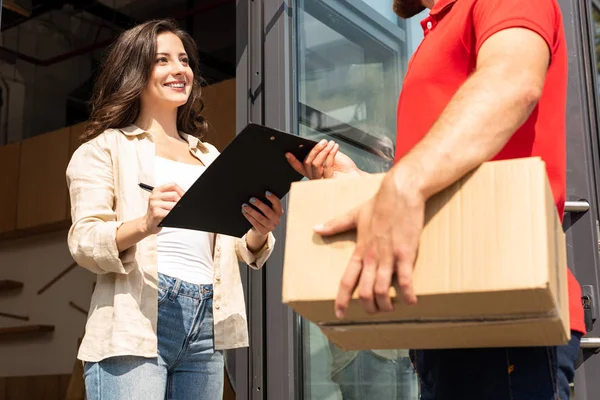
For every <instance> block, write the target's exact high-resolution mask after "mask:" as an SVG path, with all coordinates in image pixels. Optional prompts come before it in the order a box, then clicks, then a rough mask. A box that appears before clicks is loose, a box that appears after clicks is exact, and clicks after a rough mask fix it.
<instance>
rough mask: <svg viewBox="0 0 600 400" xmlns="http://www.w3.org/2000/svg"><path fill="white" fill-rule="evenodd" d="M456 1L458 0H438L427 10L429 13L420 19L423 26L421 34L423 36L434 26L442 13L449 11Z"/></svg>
mask: <svg viewBox="0 0 600 400" xmlns="http://www.w3.org/2000/svg"><path fill="white" fill-rule="evenodd" d="M457 1H458V0H440V1H438V2H437V3H436V4H435V6H433V8H432V9H431V11H429V15H428V16H427V17H426V18H425V19H423V20H422V21H421V27H422V28H423V34H424V35H425V36H427V35H428V34H429V32H431V30H432V29H433V28H435V26H436V25H437V23H438V22H439V21H440V20H441V19H442V18H444V15H446V13H447V12H448V11H450V9H451V8H452V6H453V5H454V3H456V2H457Z"/></svg>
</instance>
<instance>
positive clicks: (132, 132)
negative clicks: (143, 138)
mask: <svg viewBox="0 0 600 400" xmlns="http://www.w3.org/2000/svg"><path fill="white" fill-rule="evenodd" d="M119 130H120V131H121V132H122V133H123V134H124V135H125V136H140V135H144V134H148V135H150V136H152V134H151V133H150V132H147V131H145V130H143V129H142V128H140V127H138V126H136V125H133V124H132V125H129V126H127V127H125V128H121V129H119ZM179 134H180V135H181V137H182V138H184V139H185V140H186V142H188V144H189V145H190V148H191V149H196V148H197V149H200V150H201V151H202V152H206V151H208V148H207V147H206V146H205V145H204V143H202V141H200V139H198V138H197V137H196V136H192V135H188V134H187V133H184V132H179Z"/></svg>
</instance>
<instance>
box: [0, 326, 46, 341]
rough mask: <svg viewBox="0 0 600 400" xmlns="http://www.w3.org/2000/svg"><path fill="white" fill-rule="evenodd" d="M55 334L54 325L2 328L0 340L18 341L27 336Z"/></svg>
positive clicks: (0, 329)
mask: <svg viewBox="0 0 600 400" xmlns="http://www.w3.org/2000/svg"><path fill="white" fill-rule="evenodd" d="M50 332H54V325H23V326H11V327H9V328H0V340H3V339H18V338H23V337H25V336H27V337H29V336H33V335H36V336H37V335H40V334H46V333H50Z"/></svg>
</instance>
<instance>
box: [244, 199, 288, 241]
mask: <svg viewBox="0 0 600 400" xmlns="http://www.w3.org/2000/svg"><path fill="white" fill-rule="evenodd" d="M266 197H267V200H269V202H271V206H268V205H266V204H265V203H263V202H262V201H260V200H259V199H257V198H255V197H252V198H251V199H250V201H249V203H250V204H251V205H252V206H254V207H256V208H257V209H259V210H260V211H261V212H262V214H261V213H260V212H258V211H257V210H255V209H254V208H253V207H252V206H250V204H248V203H244V204H243V205H242V214H244V217H246V219H247V220H248V221H250V223H251V224H252V229H251V231H254V232H255V233H258V234H260V235H263V236H266V235H268V234H269V233H270V232H272V231H273V230H274V229H275V227H276V226H277V225H279V222H280V221H281V216H282V215H283V208H282V206H281V201H279V199H278V198H277V196H275V195H274V194H273V193H271V192H267V193H266Z"/></svg>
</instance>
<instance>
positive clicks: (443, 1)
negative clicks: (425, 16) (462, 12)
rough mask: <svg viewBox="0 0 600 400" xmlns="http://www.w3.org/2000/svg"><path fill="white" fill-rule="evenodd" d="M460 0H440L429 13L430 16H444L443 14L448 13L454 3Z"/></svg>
mask: <svg viewBox="0 0 600 400" xmlns="http://www.w3.org/2000/svg"><path fill="white" fill-rule="evenodd" d="M457 1H458V0H440V1H438V2H437V3H436V4H435V6H433V8H432V9H431V11H430V12H429V15H431V16H433V17H435V16H437V15H440V14H443V12H445V11H448V8H450V7H452V6H453V5H454V3H456V2H457Z"/></svg>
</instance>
